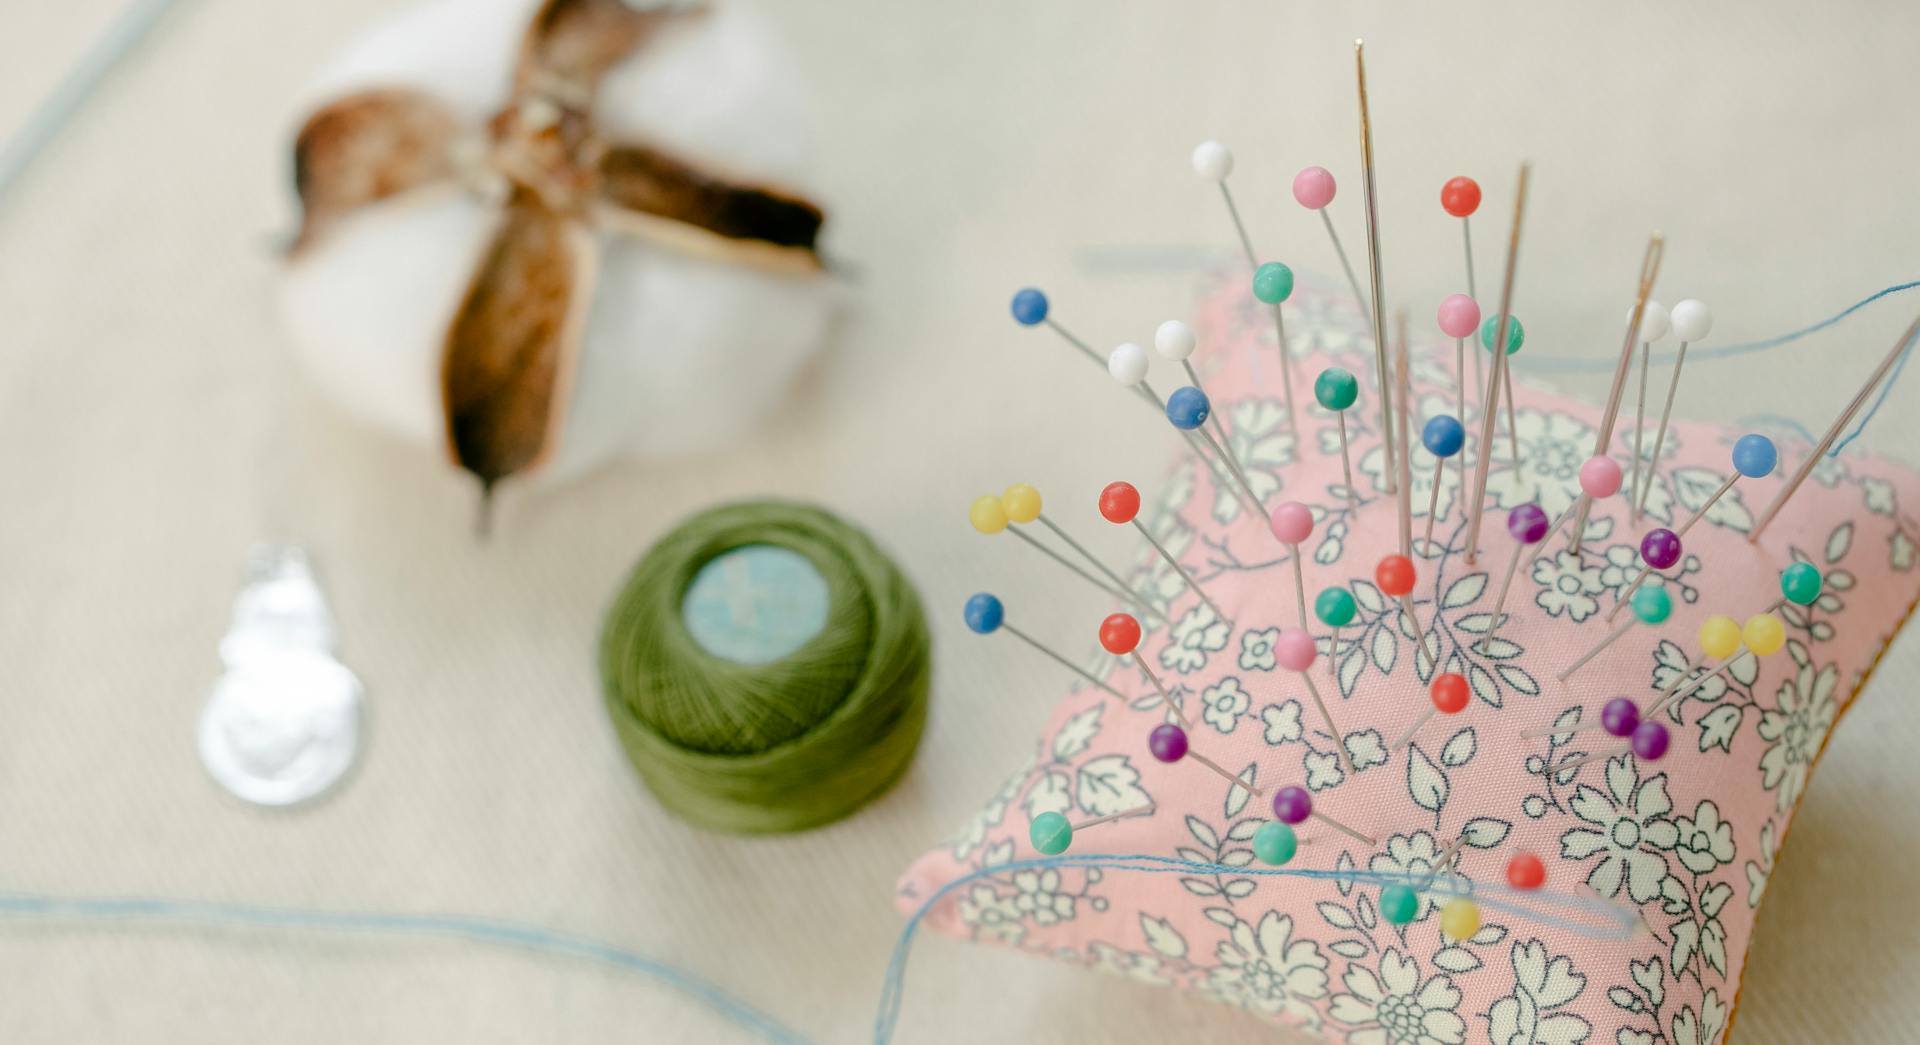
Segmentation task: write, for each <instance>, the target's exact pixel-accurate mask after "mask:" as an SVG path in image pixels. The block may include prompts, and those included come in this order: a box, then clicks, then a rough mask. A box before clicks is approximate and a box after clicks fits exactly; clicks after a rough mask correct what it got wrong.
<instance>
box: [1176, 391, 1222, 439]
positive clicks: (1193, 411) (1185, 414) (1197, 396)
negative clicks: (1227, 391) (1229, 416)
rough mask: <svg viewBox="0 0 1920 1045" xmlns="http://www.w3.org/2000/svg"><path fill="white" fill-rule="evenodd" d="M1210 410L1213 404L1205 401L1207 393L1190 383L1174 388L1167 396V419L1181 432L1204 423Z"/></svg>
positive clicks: (1191, 429) (1188, 430) (1189, 430)
mask: <svg viewBox="0 0 1920 1045" xmlns="http://www.w3.org/2000/svg"><path fill="white" fill-rule="evenodd" d="M1212 411H1213V405H1212V404H1211V403H1209V402H1207V394H1206V393H1205V392H1202V391H1200V390H1199V389H1197V388H1195V387H1193V386H1192V385H1183V386H1181V387H1179V388H1176V389H1174V390H1173V394H1172V395H1170V396H1168V397H1167V420H1169V421H1171V422H1173V427H1175V428H1178V429H1180V430H1181V431H1183V432H1191V431H1193V430H1194V429H1196V428H1198V427H1200V426H1201V425H1203V424H1206V423H1207V415H1208V414H1209V413H1211V412H1212Z"/></svg>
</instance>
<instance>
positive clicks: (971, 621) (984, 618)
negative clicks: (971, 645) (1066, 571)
mask: <svg viewBox="0 0 1920 1045" xmlns="http://www.w3.org/2000/svg"><path fill="white" fill-rule="evenodd" d="M961 619H963V620H965V621H966V623H967V630H968V631H971V632H973V633H974V634H975V635H992V634H994V633H995V632H999V631H1004V632H1006V633H1007V634H1009V635H1012V636H1013V637H1014V638H1016V639H1019V640H1020V641H1021V642H1024V643H1026V644H1027V645H1029V646H1032V647H1033V648H1034V649H1036V650H1039V651H1040V652H1041V653H1043V654H1045V655H1046V656H1047V657H1049V658H1051V659H1052V660H1053V661H1054V663H1056V664H1059V665H1060V666H1061V667H1063V668H1066V669H1067V670H1068V671H1071V672H1073V673H1074V674H1075V675H1078V676H1080V677H1081V678H1082V679H1085V680H1086V681H1087V682H1088V683H1089V684H1090V685H1092V686H1094V687H1096V688H1098V689H1102V690H1105V691H1106V692H1107V694H1108V695H1109V696H1112V697H1115V698H1117V699H1119V700H1121V701H1123V702H1124V701H1125V700H1126V699H1127V698H1126V697H1125V696H1124V695H1122V694H1121V693H1120V691H1118V690H1116V689H1114V688H1113V687H1112V686H1109V685H1107V684H1106V683H1105V682H1102V681H1100V680H1099V679H1097V678H1095V677H1093V676H1092V675H1090V674H1088V673H1087V671H1086V669H1084V668H1082V667H1080V666H1079V665H1078V664H1075V663H1074V662H1073V661H1071V660H1069V659H1067V658H1066V657H1065V656H1062V655H1061V654H1060V653H1059V652H1057V651H1055V650H1053V649H1050V648H1049V647H1047V646H1046V645H1045V644H1043V643H1041V642H1040V640H1038V639H1036V638H1034V637H1033V636H1031V635H1029V634H1027V633H1026V632H1024V631H1021V630H1020V629H1019V628H1016V627H1014V626H1013V625H1011V624H1009V623H1007V608H1006V606H1005V605H1004V604H1003V603H1001V601H1000V599H999V597H998V596H995V595H993V594H990V593H988V592H984V591H983V592H978V593H976V594H974V595H973V596H971V597H970V598H968V599H967V603H966V606H965V607H964V608H963V609H962V610H961Z"/></svg>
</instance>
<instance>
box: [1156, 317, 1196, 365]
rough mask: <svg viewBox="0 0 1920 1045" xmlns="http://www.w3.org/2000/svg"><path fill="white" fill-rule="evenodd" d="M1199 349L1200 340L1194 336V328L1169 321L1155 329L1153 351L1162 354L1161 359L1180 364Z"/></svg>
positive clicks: (1176, 321) (1177, 321) (1174, 320)
mask: <svg viewBox="0 0 1920 1045" xmlns="http://www.w3.org/2000/svg"><path fill="white" fill-rule="evenodd" d="M1199 347H1200V339H1199V338H1196V337H1194V336H1193V328H1192V327H1190V326H1188V325H1186V324H1185V323H1182V322H1180V321H1179V320H1177V319H1169V320H1167V321H1166V322H1165V323H1162V324H1160V325H1159V326H1158V327H1155V328H1154V331H1153V350H1154V351H1155V352H1158V353H1160V358H1161V359H1166V360H1171V361H1172V362H1175V363H1178V362H1180V361H1181V360H1183V359H1186V358H1187V357H1189V356H1191V355H1193V351H1194V349H1196V348H1199Z"/></svg>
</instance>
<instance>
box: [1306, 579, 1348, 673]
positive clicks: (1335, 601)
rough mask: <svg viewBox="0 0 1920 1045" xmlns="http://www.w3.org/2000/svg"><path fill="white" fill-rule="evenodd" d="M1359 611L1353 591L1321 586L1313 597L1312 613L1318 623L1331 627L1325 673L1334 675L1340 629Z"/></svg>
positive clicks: (1337, 658)
mask: <svg viewBox="0 0 1920 1045" xmlns="http://www.w3.org/2000/svg"><path fill="white" fill-rule="evenodd" d="M1359 612H1360V604H1359V603H1358V602H1355V601H1354V598H1353V593H1352V592H1350V591H1348V590H1347V589H1345V588H1322V589H1320V594H1318V595H1316V596H1314V598H1313V615H1314V616H1316V617H1318V618H1320V623H1322V624H1325V625H1326V626H1327V627H1329V628H1332V629H1333V638H1332V639H1331V640H1329V641H1328V643H1327V675H1328V677H1334V676H1335V675H1336V674H1337V672H1338V668H1339V663H1340V629H1341V628H1344V627H1346V626H1347V625H1349V624H1352V623H1353V618H1354V616H1355V615H1357V614H1358V613H1359Z"/></svg>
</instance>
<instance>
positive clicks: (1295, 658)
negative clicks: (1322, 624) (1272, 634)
mask: <svg viewBox="0 0 1920 1045" xmlns="http://www.w3.org/2000/svg"><path fill="white" fill-rule="evenodd" d="M1317 656H1319V651H1318V650H1316V649H1315V648H1314V645H1313V636H1311V635H1309V634H1307V633H1306V632H1304V631H1301V630H1300V629H1299V628H1282V629H1281V631H1280V635H1279V637H1277V638H1275V639H1274V640H1273V659H1274V660H1276V661H1278V662H1279V664H1280V666H1281V667H1283V668H1285V669H1287V670H1288V671H1305V670H1307V669H1308V668H1311V667H1313V658H1315V657H1317Z"/></svg>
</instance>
